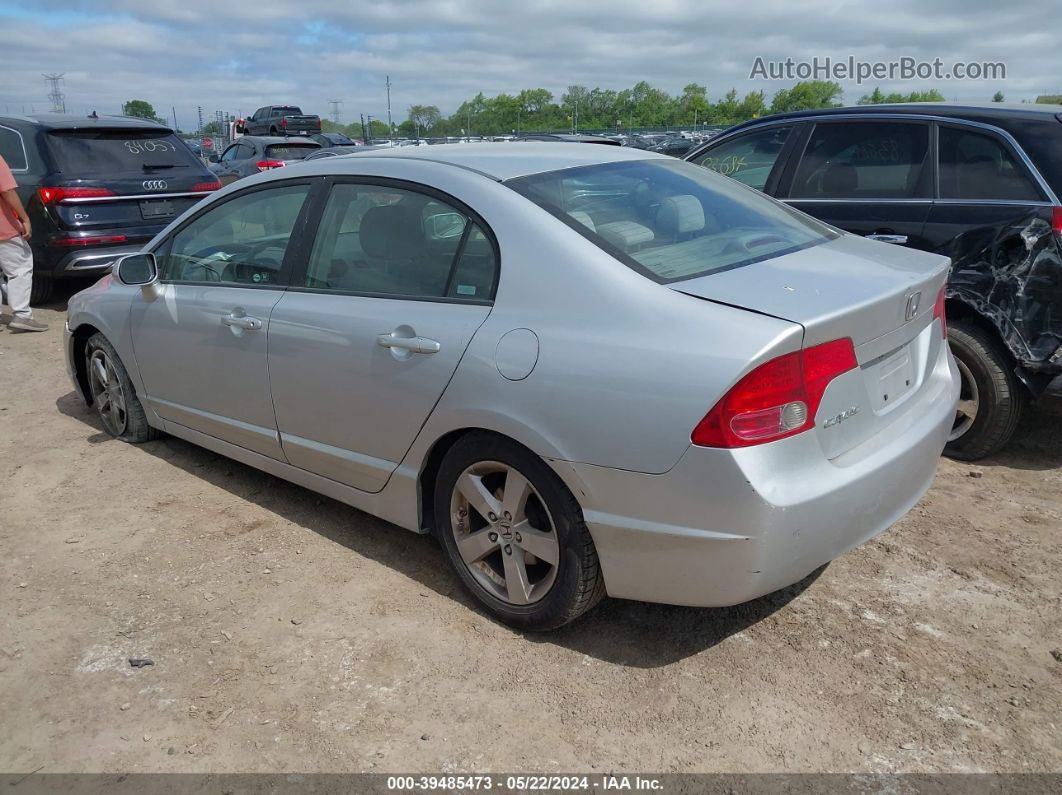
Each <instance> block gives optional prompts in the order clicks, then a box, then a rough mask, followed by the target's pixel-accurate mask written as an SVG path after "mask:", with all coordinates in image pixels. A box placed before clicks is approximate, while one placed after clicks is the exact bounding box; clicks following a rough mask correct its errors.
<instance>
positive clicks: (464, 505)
mask: <svg viewBox="0 0 1062 795" xmlns="http://www.w3.org/2000/svg"><path fill="white" fill-rule="evenodd" d="M450 530H451V532H452V533H453V534H454V541H456V543H457V551H458V553H459V554H460V555H461V560H462V561H463V562H464V564H465V566H467V567H468V570H469V572H471V574H472V576H473V578H475V580H476V582H477V583H479V585H480V587H482V588H484V589H486V590H487V591H489V592H491V593H492V594H494V596H495V597H497V598H498V599H501V600H502V601H504V602H508V603H509V604H512V605H527V604H531V603H532V602H537V601H538V600H539V599H541V598H542V597H543V596H545V595H546V594H547V593H548V592H549V589H550V586H552V585H553V581H554V580H555V579H556V577H557V565H558V564H559V563H560V544H559V543H558V541H557V530H556V528H555V527H554V524H553V519H552V518H551V517H550V515H549V511H548V510H547V509H546V505H545V503H544V502H543V501H542V497H541V496H540V495H539V493H538V492H537V491H535V487H534V486H532V485H531V483H530V482H529V481H528V479H527V478H526V477H525V476H524V475H523V474H521V472H520V471H519V470H518V469H516V468H515V467H511V466H509V465H508V464H503V463H501V462H499V461H481V462H479V463H478V464H473V465H472V466H470V467H468V468H467V469H465V471H464V472H462V473H461V475H460V476H459V477H458V478H457V484H456V488H454V490H453V494H452V496H451V498H450Z"/></svg>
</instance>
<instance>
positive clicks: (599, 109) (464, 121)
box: [124, 80, 1003, 138]
mask: <svg viewBox="0 0 1062 795" xmlns="http://www.w3.org/2000/svg"><path fill="white" fill-rule="evenodd" d="M842 94H843V92H842V89H841V86H840V85H839V84H837V83H835V82H833V81H827V80H806V81H803V82H800V83H797V84H796V85H794V86H792V87H791V88H782V89H779V90H778V91H776V92H775V93H774V94H773V95H772V96H771V98H770V100H768V98H767V93H766V92H764V91H750V92H748V93H747V94H745V95H744V96H743V97H738V92H737V90H736V89H733V88H732V89H730V91H728V92H727V93H726V94H724V95H722V96H721V97H719V98H717V99H715V101H713V100H712V98H711V97H709V94H708V88H707V86H704V85H701V84H700V83H690V84H688V85H687V86H686V87H685V88H683V89H682V91H681V92H680V93H679V94H674V95H673V94H669V93H668V92H666V91H664V90H662V89H659V88H655V87H653V86H651V85H650V84H649V83H648V82H646V81H644V80H643V81H641V82H639V83H637V84H636V85H634V86H633V87H631V88H625V89H622V90H619V91H617V90H613V89H609V88H587V87H586V86H580V85H573V86H568V89H567V90H566V91H565V92H564V93H563V94H561V96H560V97H559V98H557V97H555V96H554V94H553V93H552V92H551V91H549V90H548V89H545V88H529V89H524V90H522V91H520V92H518V93H516V94H504V93H503V94H498V95H497V96H493V97H488V96H485V95H484V94H483V93H482V92H480V93H479V94H477V95H476V96H474V97H472V98H471V99H467V100H465V101H464V102H462V103H461V105H460V106H459V107H458V108H457V110H455V111H454V112H453V113H452V114H450V115H449V116H444V115H443V114H442V113H441V112H440V110H439V107H438V106H437V105H412V106H411V107H410V108H409V110H408V114H407V116H408V117H407V118H406V119H405V121H403V122H401V123H400V124H397V125H396V126H395V130H394V131H393V133H394V134H396V135H399V136H401V137H405V138H418V137H419V138H428V137H443V136H465V135H504V134H507V133H510V134H511V133H518V132H531V131H545V130H552V131H563V130H576V129H578V130H606V129H614V130H617V131H622V130H625V129H629V128H644V127H681V128H694V127H703V126H708V125H713V126H729V125H732V124H737V123H739V122H742V121H747V120H749V119H754V118H757V117H759V116H764V115H767V114H768V113H784V112H787V111H795V110H810V109H814V108H832V107H840V106H841V104H842ZM992 99H993V101H995V102H1002V101H1003V94H1002V93H998V92H997V93H996V95H995V96H994V97H993V98H992ZM943 100H944V95H943V94H941V93H940V91H938V90H936V89H930V90H927V91H912V92H911V93H909V94H903V93H891V94H885V93H884V92H882V91H881V89H879V88H875V89H874V90H873V91H872V92H870V93H869V94H865V95H863V96H862V97H860V98H859V100H858V104H860V105H876V104H882V103H894V102H942V101H943ZM124 109H125V112H126V114H128V115H131V116H139V117H142V118H146V119H156V120H158V121H163V120H162V119H160V118H158V116H157V115H156V113H155V109H154V108H153V107H152V106H151V104H150V103H148V102H146V101H144V100H140V99H135V100H130V101H129V102H127V103H125V106H124ZM213 126H216V125H215V124H214V123H213V122H212V123H211V124H209V125H207V127H208V128H210V127H213ZM323 126H324V129H325V130H334V131H339V132H344V133H346V134H347V135H349V136H351V137H352V138H360V137H362V134H363V130H362V124H361V121H360V120H359V121H356V122H353V123H350V124H336V123H334V122H331V121H329V120H327V119H325V120H324V121H323ZM365 131H366V132H368V135H369V137H371V138H384V137H387V136H388V135H390V134H391V131H389V130H388V128H387V124H386V123H385V122H383V121H380V120H379V119H370V120H368V121H367V123H366V129H365ZM203 132H204V133H208V132H210V130H209V129H204V130H203Z"/></svg>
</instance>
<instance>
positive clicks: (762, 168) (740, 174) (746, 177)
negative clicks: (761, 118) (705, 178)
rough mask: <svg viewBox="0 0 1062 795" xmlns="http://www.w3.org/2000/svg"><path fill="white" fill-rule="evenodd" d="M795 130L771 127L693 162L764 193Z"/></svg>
mask: <svg viewBox="0 0 1062 795" xmlns="http://www.w3.org/2000/svg"><path fill="white" fill-rule="evenodd" d="M792 129H793V128H792V127H771V128H770V129H767V130H760V131H758V132H750V133H748V134H746V135H742V136H739V137H737V138H734V139H733V140H730V141H724V142H723V143H720V144H719V145H718V146H713V147H712V148H711V149H709V150H708V151H707V152H705V153H704V154H702V155H699V156H698V157H696V158H694V159H693V161H692V162H694V163H696V164H697V165H699V166H704V167H705V168H710V169H711V170H712V171H718V172H719V173H720V174H723V175H725V176H728V177H731V178H733V179H736V180H737V181H738V182H743V183H745V184H746V185H748V186H749V187H752V188H756V190H763V189H764V187H765V186H766V185H767V179H768V178H769V177H770V176H771V171H772V169H774V164H775V163H776V162H777V160H778V156H779V155H781V153H782V148H783V147H784V146H785V142H786V140H788V138H789V133H790V132H791V131H792Z"/></svg>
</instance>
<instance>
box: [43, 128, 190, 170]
mask: <svg viewBox="0 0 1062 795" xmlns="http://www.w3.org/2000/svg"><path fill="white" fill-rule="evenodd" d="M48 145H49V147H50V148H51V150H52V152H53V153H54V155H55V159H56V161H57V163H58V165H59V170H60V171H63V172H65V173H67V174H71V175H73V174H76V175H77V176H79V177H80V176H93V177H96V176H98V177H112V176H115V175H117V174H121V175H126V176H128V175H130V174H143V173H146V172H155V171H162V170H165V171H166V173H179V172H181V171H184V170H195V171H200V170H202V168H203V165H202V163H200V162H199V158H197V157H196V156H195V155H194V154H192V151H191V150H190V149H189V148H188V147H187V146H185V145H184V144H183V143H181V141H180V139H178V138H177V136H176V135H174V134H173V133H171V132H168V131H164V132H163V131H158V130H136V129H117V130H96V129H92V130H52V131H51V132H50V133H49V134H48Z"/></svg>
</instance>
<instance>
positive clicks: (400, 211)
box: [305, 183, 497, 301]
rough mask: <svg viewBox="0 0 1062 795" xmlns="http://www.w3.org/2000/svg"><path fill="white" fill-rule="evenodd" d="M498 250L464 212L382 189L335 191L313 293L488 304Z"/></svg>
mask: <svg viewBox="0 0 1062 795" xmlns="http://www.w3.org/2000/svg"><path fill="white" fill-rule="evenodd" d="M496 276H497V258H496V256H495V253H494V244H493V242H492V241H491V240H490V238H489V237H488V236H487V235H486V234H485V233H484V231H483V229H482V228H481V227H480V226H479V224H478V223H476V222H475V221H474V220H473V219H472V218H470V217H469V216H468V215H467V214H466V213H464V212H463V211H462V210H460V209H458V208H457V207H454V206H452V205H450V204H448V203H446V202H444V201H441V200H440V199H437V198H435V197H433V196H428V195H426V194H423V193H419V192H417V191H412V190H404V189H401V188H394V187H389V186H383V185H367V184H364V185H363V184H349V183H344V184H339V185H336V186H335V187H334V188H332V194H331V196H329V199H328V204H327V206H326V207H325V210H324V214H323V216H322V218H321V226H320V228H319V229H318V231H317V239H316V241H315V243H314V247H313V252H312V253H311V254H310V261H309V266H308V268H307V273H306V281H305V286H306V287H312V288H318V289H326V290H336V291H343V292H354V293H372V294H378V295H390V296H395V297H401V296H408V297H415V298H464V299H468V300H473V301H485V300H489V299H490V298H491V296H492V295H493V292H494V282H495V279H496Z"/></svg>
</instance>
